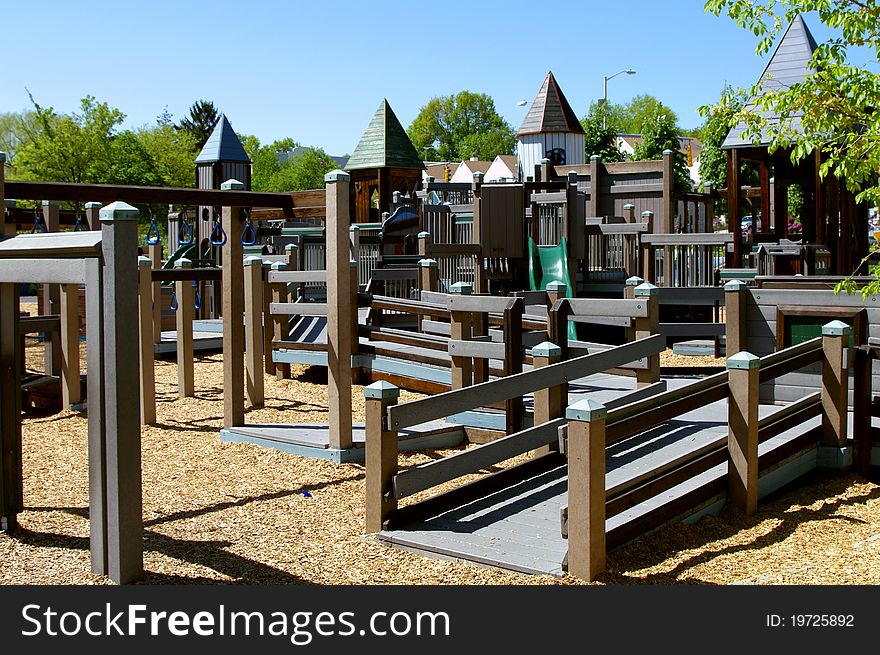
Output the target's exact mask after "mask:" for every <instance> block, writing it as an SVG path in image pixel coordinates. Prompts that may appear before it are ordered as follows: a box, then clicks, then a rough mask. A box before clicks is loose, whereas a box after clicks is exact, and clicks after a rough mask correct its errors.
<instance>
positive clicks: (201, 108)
mask: <svg viewBox="0 0 880 655" xmlns="http://www.w3.org/2000/svg"><path fill="white" fill-rule="evenodd" d="M219 120H220V112H219V111H218V110H217V108H216V107H215V106H214V103H213V102H211V101H210V100H196V101H195V102H194V103H193V104H192V106H191V107H190V108H189V116H184V117H183V118H181V119H180V123H179V124H178V126H177V129H179V130H183V131H184V132H188V133H189V134H190V135H191V136H192V137H193V140H194V141H195V142H196V148H197V149H198V150H201V149H202V148H203V147H204V145H205V142H207V140H208V137H210V136H211V132H213V131H214V128H215V127H216V126H217V121H219Z"/></svg>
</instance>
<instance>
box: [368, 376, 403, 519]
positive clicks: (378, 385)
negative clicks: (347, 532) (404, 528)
mask: <svg viewBox="0 0 880 655" xmlns="http://www.w3.org/2000/svg"><path fill="white" fill-rule="evenodd" d="M399 395H400V391H399V390H398V389H397V387H395V386H394V385H393V384H389V383H387V382H375V383H373V384H371V385H369V386H367V387H365V388H364V397H365V400H366V435H365V439H366V452H365V453H364V456H365V464H366V469H367V470H366V482H365V488H366V500H365V505H366V508H365V517H366V531H367V532H368V533H369V532H379V531H380V530H382V529H383V527H384V524H385V520H386V518H387V517H388V515H389V514H391V513H392V512H393V511H394V510H395V509H397V500H396V499H395V498H394V495H393V494H392V493H391V482H392V479H393V478H394V475H395V474H396V473H397V431H396V430H389V429H388V425H387V420H386V417H387V415H388V410H389V408H391V407H393V406H394V405H396V404H397V398H398V396H399Z"/></svg>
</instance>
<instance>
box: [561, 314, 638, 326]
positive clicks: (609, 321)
mask: <svg viewBox="0 0 880 655" xmlns="http://www.w3.org/2000/svg"><path fill="white" fill-rule="evenodd" d="M568 320H570V321H573V322H575V323H584V324H591V325H611V326H615V327H623V328H628V327H632V326H633V324H634V321H633V319H632V318H631V317H629V316H596V315H583V314H579V315H573V316H569V317H568Z"/></svg>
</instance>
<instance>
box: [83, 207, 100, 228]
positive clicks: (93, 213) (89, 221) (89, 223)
mask: <svg viewBox="0 0 880 655" xmlns="http://www.w3.org/2000/svg"><path fill="white" fill-rule="evenodd" d="M100 211H101V203H100V202H87V203H86V216H85V219H84V223H85V228H86V229H87V230H97V229H98V228H99V226H100V225H101V221H100V219H99V218H98V213H99V212H100Z"/></svg>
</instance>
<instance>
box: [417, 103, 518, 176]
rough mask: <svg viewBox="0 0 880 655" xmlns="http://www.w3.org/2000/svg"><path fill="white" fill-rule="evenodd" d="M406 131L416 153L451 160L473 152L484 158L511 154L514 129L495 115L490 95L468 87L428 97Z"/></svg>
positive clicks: (514, 141)
mask: <svg viewBox="0 0 880 655" xmlns="http://www.w3.org/2000/svg"><path fill="white" fill-rule="evenodd" d="M407 134H408V135H409V138H410V140H411V141H412V143H413V145H414V146H415V148H416V150H417V151H418V153H419V154H420V155H422V154H423V155H425V158H426V159H434V160H445V161H455V160H461V159H467V158H469V157H470V156H471V155H476V156H477V157H478V158H479V159H483V160H487V161H488V160H492V159H494V158H495V156H496V155H507V154H511V153H512V152H513V148H514V145H515V144H516V133H515V132H514V130H513V128H512V127H511V126H510V125H509V124H508V123H507V122H506V121H505V120H504V119H503V118H502V117H501V116H499V115H498V112H497V111H496V110H495V102H494V101H493V100H492V98H491V97H489V96H488V95H486V94H484V93H472V92H470V91H461V92H459V93H457V94H456V95H454V96H443V97H439V98H431V99H430V100H429V101H428V103H427V104H426V105H425V106H424V107H422V108H421V109H420V110H419V114H418V116H416V118H415V119H414V120H413V122H412V123H411V124H410V126H409V128H408V129H407Z"/></svg>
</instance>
